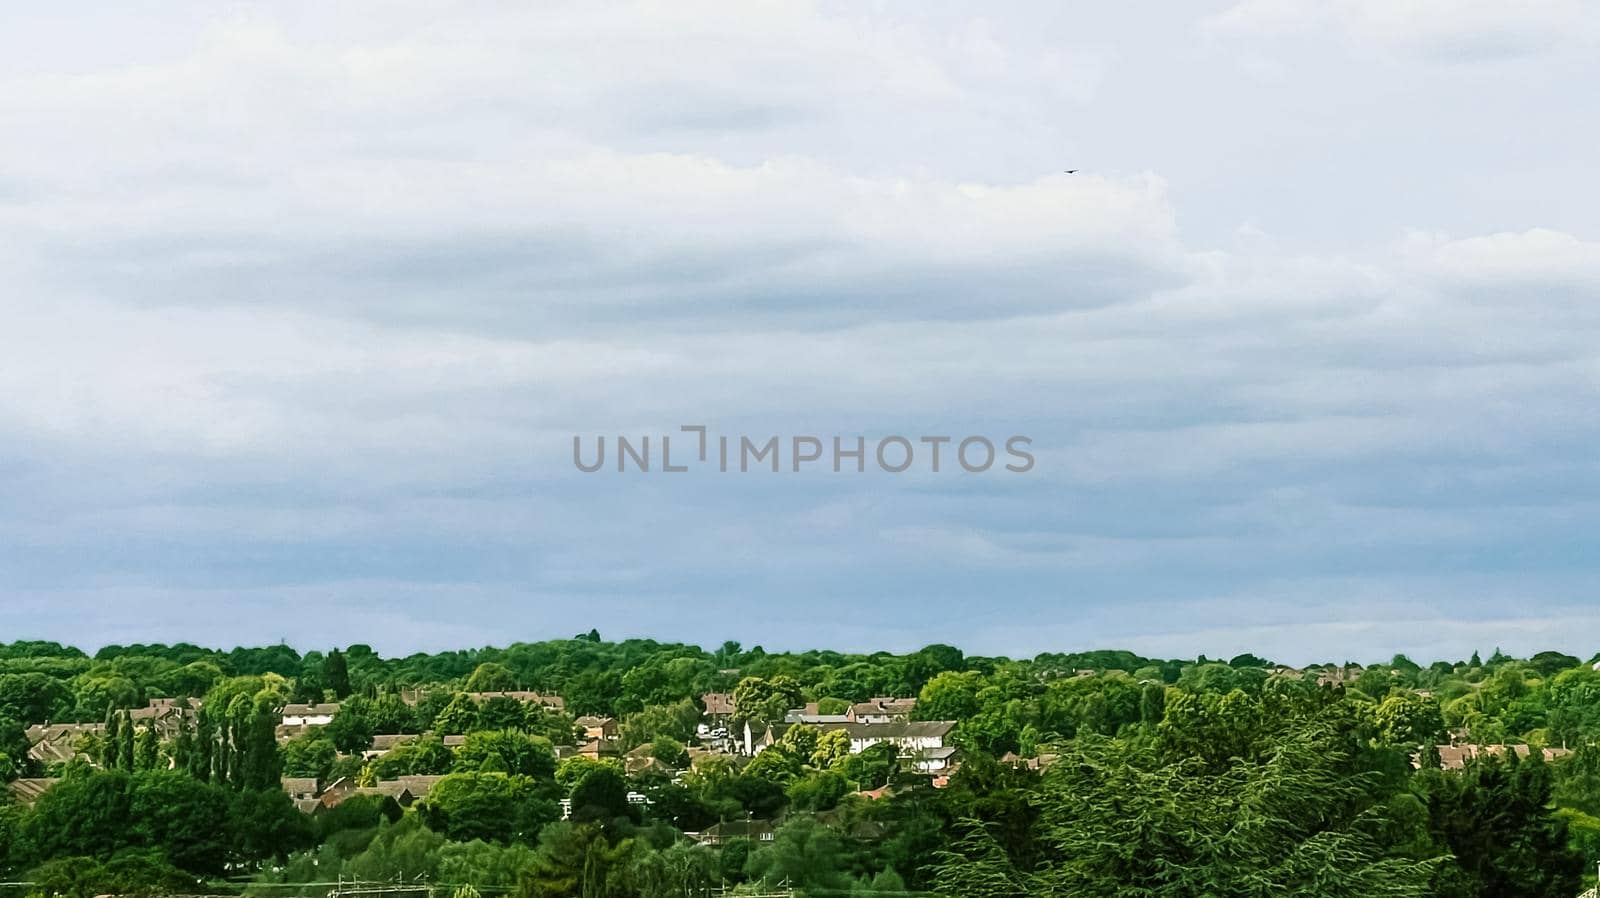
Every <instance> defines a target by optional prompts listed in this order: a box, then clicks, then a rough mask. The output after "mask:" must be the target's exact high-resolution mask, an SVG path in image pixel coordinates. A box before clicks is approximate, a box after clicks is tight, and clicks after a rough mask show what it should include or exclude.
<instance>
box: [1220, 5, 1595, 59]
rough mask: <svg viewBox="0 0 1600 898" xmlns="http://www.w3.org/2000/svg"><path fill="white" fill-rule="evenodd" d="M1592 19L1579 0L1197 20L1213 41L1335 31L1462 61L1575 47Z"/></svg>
mask: <svg viewBox="0 0 1600 898" xmlns="http://www.w3.org/2000/svg"><path fill="white" fill-rule="evenodd" d="M1596 23H1597V19H1596V17H1595V15H1594V9H1593V7H1592V6H1591V5H1589V4H1585V3H1584V2H1583V0H1530V2H1525V3H1516V4H1508V3H1497V2H1493V0H1239V2H1237V3H1235V4H1234V5H1232V6H1230V7H1228V8H1227V9H1226V10H1224V11H1223V12H1221V13H1218V14H1217V15H1215V16H1212V17H1210V18H1208V19H1206V20H1205V23H1204V27H1205V29H1206V30H1207V31H1208V32H1210V33H1212V34H1215V35H1229V36H1233V35H1238V36H1255V37H1268V38H1273V37H1284V36H1288V35H1303V34H1308V33H1314V32H1317V31H1322V30H1330V29H1331V30H1337V31H1339V32H1342V33H1343V34H1344V35H1345V36H1346V37H1348V38H1349V39H1351V40H1353V41H1355V42H1357V43H1359V44H1362V45H1365V46H1368V47H1372V48H1377V49H1381V50H1384V51H1386V52H1390V53H1404V54H1415V55H1417V56H1419V57H1421V58H1425V59H1435V60H1447V61H1470V60H1482V59H1503V58H1514V57H1518V56H1526V55H1531V54H1537V53H1541V52H1544V51H1548V50H1552V49H1556V48H1559V47H1561V46H1562V45H1564V44H1566V45H1571V44H1575V43H1581V42H1583V41H1585V40H1586V39H1588V38H1592V37H1593V35H1594V29H1595V27H1596Z"/></svg>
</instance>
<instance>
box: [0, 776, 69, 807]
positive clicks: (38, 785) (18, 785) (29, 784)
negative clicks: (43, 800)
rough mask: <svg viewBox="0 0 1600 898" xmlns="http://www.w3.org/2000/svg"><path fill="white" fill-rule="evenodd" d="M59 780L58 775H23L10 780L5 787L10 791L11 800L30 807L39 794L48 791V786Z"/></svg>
mask: <svg viewBox="0 0 1600 898" xmlns="http://www.w3.org/2000/svg"><path fill="white" fill-rule="evenodd" d="M59 782H61V779H60V778H59V777H53V776H50V777H23V778H22V779H15V780H12V781H11V782H10V783H9V784H7V786H6V789H7V791H9V792H10V793H11V800H12V801H15V802H16V803H17V804H20V805H25V806H29V807H31V806H32V805H33V803H34V802H36V801H38V800H39V796H41V795H43V794H44V793H46V792H49V791H50V787H52V786H54V785H55V784H56V783H59Z"/></svg>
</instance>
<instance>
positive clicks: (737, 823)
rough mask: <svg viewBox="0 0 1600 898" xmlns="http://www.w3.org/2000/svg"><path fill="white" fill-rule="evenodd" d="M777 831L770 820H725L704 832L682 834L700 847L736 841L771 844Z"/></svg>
mask: <svg viewBox="0 0 1600 898" xmlns="http://www.w3.org/2000/svg"><path fill="white" fill-rule="evenodd" d="M777 831H778V827H777V824H775V823H774V822H773V821H771V820H725V821H723V822H722V823H717V824H713V825H712V826H709V827H706V830H705V831H704V832H699V833H684V835H686V836H688V837H689V838H691V839H694V840H695V841H696V842H699V843H700V844H701V845H712V846H716V845H726V844H727V843H729V842H732V841H735V840H738V839H749V840H750V841H752V842H771V841H772V840H773V838H774V837H775V835H776V833H777Z"/></svg>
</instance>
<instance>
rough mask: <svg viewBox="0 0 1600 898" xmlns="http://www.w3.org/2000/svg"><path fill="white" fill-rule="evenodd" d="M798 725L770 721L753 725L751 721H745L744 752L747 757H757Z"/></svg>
mask: <svg viewBox="0 0 1600 898" xmlns="http://www.w3.org/2000/svg"><path fill="white" fill-rule="evenodd" d="M792 726H796V724H792V723H769V724H767V725H766V726H764V727H763V726H759V725H752V724H751V723H750V721H748V720H747V721H745V722H744V753H745V755H746V756H747V757H751V758H753V757H755V756H756V755H759V754H761V753H762V752H763V751H766V750H767V749H769V748H771V747H772V746H773V745H775V744H777V741H778V740H779V739H782V738H783V734H784V733H787V732H788V731H789V728H790V727H792Z"/></svg>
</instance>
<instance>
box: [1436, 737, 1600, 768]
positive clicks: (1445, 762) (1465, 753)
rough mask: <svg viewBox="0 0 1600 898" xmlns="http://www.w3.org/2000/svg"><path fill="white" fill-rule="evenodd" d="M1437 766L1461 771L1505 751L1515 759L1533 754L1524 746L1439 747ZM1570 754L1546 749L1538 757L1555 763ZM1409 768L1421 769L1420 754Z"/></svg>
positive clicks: (1531, 750)
mask: <svg viewBox="0 0 1600 898" xmlns="http://www.w3.org/2000/svg"><path fill="white" fill-rule="evenodd" d="M1435 747H1436V748H1437V749H1438V750H1439V766H1440V767H1441V768H1442V769H1444V770H1462V769H1464V768H1465V767H1466V766H1467V765H1468V764H1470V763H1472V762H1473V761H1477V760H1480V759H1482V758H1498V757H1503V756H1504V755H1505V753H1506V752H1507V751H1513V752H1516V754H1517V757H1519V758H1526V757H1528V756H1530V755H1532V754H1533V749H1532V748H1531V747H1529V746H1527V745H1524V744H1521V743H1519V744H1516V745H1498V744H1497V745H1439V746H1435ZM1570 754H1572V750H1571V749H1567V748H1546V749H1543V750H1541V751H1540V755H1539V756H1540V757H1541V758H1542V759H1543V760H1544V761H1545V762H1546V763H1548V762H1550V761H1556V760H1559V759H1561V758H1564V757H1566V756H1568V755H1570ZM1411 766H1412V767H1414V768H1417V769H1421V767H1422V754H1421V753H1420V752H1418V753H1417V754H1414V755H1412V756H1411Z"/></svg>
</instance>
